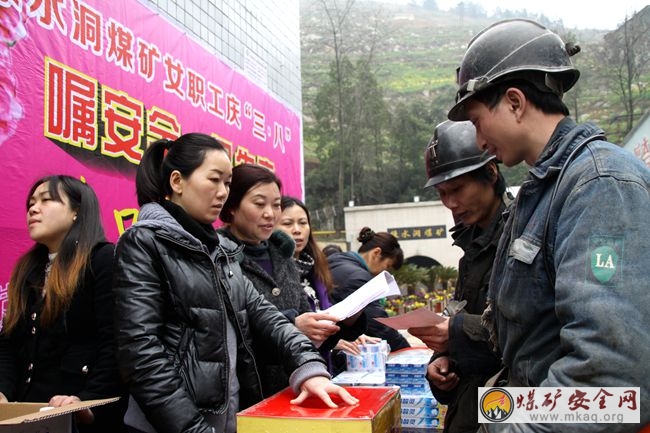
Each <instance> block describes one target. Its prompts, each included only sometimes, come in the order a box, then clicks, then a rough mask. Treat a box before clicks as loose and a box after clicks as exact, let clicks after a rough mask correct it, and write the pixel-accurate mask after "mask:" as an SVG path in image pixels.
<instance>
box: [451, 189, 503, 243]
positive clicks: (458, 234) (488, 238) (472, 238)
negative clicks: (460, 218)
mask: <svg viewBox="0 0 650 433" xmlns="http://www.w3.org/2000/svg"><path fill="white" fill-rule="evenodd" d="M505 209H506V204H505V203H504V202H503V201H502V202H501V205H500V206H499V209H497V211H496V212H495V214H494V215H493V216H492V219H491V220H490V224H489V225H488V227H487V228H486V229H485V230H483V231H482V232H481V233H480V234H479V235H478V236H476V235H475V233H476V226H473V225H472V226H467V225H465V224H463V223H458V224H456V225H455V226H454V227H452V228H451V230H450V231H451V232H452V235H451V237H452V238H453V239H454V245H456V246H458V247H460V248H461V249H462V250H463V251H467V250H468V249H469V247H470V245H472V243H474V244H476V245H477V247H478V249H479V250H481V249H483V248H485V247H486V246H488V245H490V244H494V245H495V246H496V245H497V244H498V242H499V238H498V236H494V233H495V232H496V231H497V230H499V225H500V224H501V220H502V218H503V215H502V214H503V211H504V210H505Z"/></svg>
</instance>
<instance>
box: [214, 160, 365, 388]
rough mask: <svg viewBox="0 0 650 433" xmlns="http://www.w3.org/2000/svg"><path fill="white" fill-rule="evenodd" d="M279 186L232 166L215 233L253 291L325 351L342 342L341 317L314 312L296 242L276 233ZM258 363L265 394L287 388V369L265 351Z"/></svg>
mask: <svg viewBox="0 0 650 433" xmlns="http://www.w3.org/2000/svg"><path fill="white" fill-rule="evenodd" d="M281 186H282V183H281V181H280V179H279V178H278V177H277V176H276V175H275V174H274V173H273V172H272V171H271V170H269V169H267V168H264V167H262V166H259V165H255V164H241V165H238V166H236V167H235V168H233V170H232V184H231V188H230V195H229V196H228V199H227V200H226V202H225V203H224V205H223V209H222V211H221V214H220V219H221V220H222V221H223V222H224V223H226V226H225V227H224V228H222V229H220V230H219V232H220V233H221V234H223V235H224V236H226V237H227V238H229V239H231V240H233V241H234V242H236V243H237V244H238V245H239V246H240V247H241V252H242V254H238V255H237V256H236V260H237V261H238V262H239V265H240V266H241V269H242V271H243V273H244V275H245V276H246V277H247V278H248V279H249V280H251V282H252V283H253V286H255V288H256V289H257V291H258V292H259V293H261V294H262V295H264V297H265V298H266V299H267V300H269V301H270V302H271V303H272V304H274V305H275V306H276V307H277V308H278V309H279V310H280V311H281V312H282V313H283V314H284V315H285V316H286V317H287V318H288V319H289V320H290V321H291V322H293V323H294V324H295V325H296V327H297V328H298V329H299V330H300V331H301V332H302V333H303V334H305V335H306V336H307V337H308V338H309V339H310V340H311V341H312V343H314V344H315V345H316V346H319V349H321V353H323V352H325V351H328V350H330V349H331V348H332V347H333V346H334V345H335V344H336V342H337V341H338V340H339V338H340V336H339V335H337V333H338V332H339V331H341V327H340V326H339V324H337V322H339V319H338V318H337V317H335V316H332V315H330V314H327V313H325V312H321V311H312V308H311V307H310V305H309V301H308V297H307V295H306V294H305V292H304V289H303V286H302V284H301V279H300V273H299V271H298V269H297V267H296V265H295V263H294V261H293V254H294V250H295V243H294V241H293V239H291V237H290V236H288V235H287V234H286V233H284V232H283V231H280V230H276V229H275V226H276V224H277V222H278V220H279V218H280V214H281V199H282V196H281V194H280V190H281ZM357 335H358V334H357ZM355 337H356V336H355ZM352 338H354V337H352ZM256 360H257V361H258V362H259V363H260V364H261V369H262V375H261V376H262V387H263V392H264V395H265V396H270V395H272V394H275V393H276V392H278V391H280V390H281V389H283V388H285V387H286V386H287V385H288V384H289V376H288V374H287V371H286V370H285V369H284V368H282V367H281V366H280V365H279V363H278V362H277V360H275V359H272V358H270V357H269V355H268V351H265V350H258V351H257V353H256Z"/></svg>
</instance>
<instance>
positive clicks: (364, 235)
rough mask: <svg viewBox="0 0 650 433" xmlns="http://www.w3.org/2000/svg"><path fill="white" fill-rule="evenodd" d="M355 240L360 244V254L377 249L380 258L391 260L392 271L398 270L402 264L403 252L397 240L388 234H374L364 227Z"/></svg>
mask: <svg viewBox="0 0 650 433" xmlns="http://www.w3.org/2000/svg"><path fill="white" fill-rule="evenodd" d="M357 240H358V241H359V242H361V246H360V247H359V252H360V253H365V252H366V251H370V250H372V249H375V248H377V247H379V248H380V249H381V256H382V257H388V258H391V259H393V269H399V268H401V267H402V264H403V263H404V252H403V251H402V248H401V247H400V245H399V242H398V241H397V238H396V237H395V236H393V235H391V234H390V233H388V232H379V233H375V232H374V231H372V229H370V228H369V227H364V228H362V229H361V231H360V232H359V236H358V237H357Z"/></svg>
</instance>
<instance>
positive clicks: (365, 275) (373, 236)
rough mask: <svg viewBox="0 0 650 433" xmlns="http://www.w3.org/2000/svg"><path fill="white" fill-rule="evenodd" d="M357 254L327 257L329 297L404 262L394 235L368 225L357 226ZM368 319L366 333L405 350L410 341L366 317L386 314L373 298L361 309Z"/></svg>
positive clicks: (339, 295)
mask: <svg viewBox="0 0 650 433" xmlns="http://www.w3.org/2000/svg"><path fill="white" fill-rule="evenodd" d="M357 239H358V241H359V242H361V246H360V247H359V250H358V253H355V252H344V253H335V254H332V255H331V256H329V257H328V258H327V261H328V262H329V265H330V271H331V272H332V277H333V278H334V290H333V291H332V293H331V295H330V297H331V298H332V301H333V302H340V301H342V300H343V299H345V298H347V297H348V296H349V295H351V294H352V293H353V292H354V291H355V290H357V289H358V288H359V287H361V286H363V285H364V284H366V283H367V282H368V281H370V280H371V279H372V278H373V277H374V276H376V275H378V274H380V273H381V272H383V271H386V270H388V269H399V268H400V267H401V266H402V263H403V262H404V253H403V252H402V248H401V247H400V245H399V242H397V238H395V236H393V235H391V234H390V233H387V232H380V233H375V232H374V231H372V230H371V229H370V228H368V227H364V228H363V229H361V232H360V233H359V237H358V238H357ZM364 312H365V314H366V317H367V318H368V329H367V331H366V334H368V335H370V336H373V337H379V338H381V339H382V340H386V341H387V342H388V344H389V345H390V348H391V351H395V350H399V349H405V348H407V347H410V344H409V343H408V341H406V339H405V338H404V337H402V335H401V334H400V333H399V332H397V331H396V330H394V329H392V328H389V327H388V326H386V325H384V324H382V323H379V322H377V321H376V320H370V319H371V318H373V317H388V313H386V310H385V309H384V307H383V306H382V304H381V301H373V302H371V303H370V304H368V306H367V307H365V308H364Z"/></svg>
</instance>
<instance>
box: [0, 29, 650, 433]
mask: <svg viewBox="0 0 650 433" xmlns="http://www.w3.org/2000/svg"><path fill="white" fill-rule="evenodd" d="M577 51H578V49H576V47H575V46H573V45H571V44H565V43H564V41H562V39H561V38H560V37H559V36H558V35H557V34H555V33H553V32H551V31H550V30H548V29H547V28H545V27H543V26H541V25H539V24H537V23H535V22H532V21H528V20H518V19H514V20H507V21H501V22H498V23H495V24H493V25H491V26H489V27H487V28H486V29H484V30H483V31H482V32H480V33H479V34H478V35H477V36H476V37H475V38H473V39H472V40H471V41H470V43H469V45H468V49H467V52H466V53H465V56H464V57H463V60H462V61H461V64H460V67H459V69H458V85H459V88H458V92H457V98H456V102H455V104H454V105H453V106H452V107H451V109H450V110H449V113H448V117H449V120H447V121H445V122H443V123H440V124H439V125H437V126H436V127H435V129H434V134H433V137H432V139H431V141H430V142H429V143H428V144H427V146H426V149H425V162H426V167H425V171H426V175H427V179H428V181H427V183H426V185H425V187H426V188H435V189H436V191H437V192H438V194H439V196H440V199H441V201H442V203H443V204H444V205H445V206H446V207H447V208H448V209H449V210H450V212H451V213H452V215H453V217H454V221H455V223H456V226H455V227H454V228H453V229H452V230H451V231H452V233H453V239H454V244H455V245H456V246H458V247H460V248H461V249H462V250H463V257H462V258H461V260H460V262H459V268H458V269H459V275H458V281H457V285H456V289H455V294H454V300H455V301H456V303H455V304H454V305H457V306H458V308H450V309H449V311H448V312H447V313H448V317H446V318H445V320H443V321H442V322H440V323H439V324H437V325H435V326H423V327H413V328H410V329H409V332H410V333H411V334H412V335H414V336H416V337H418V338H420V339H421V340H422V342H423V343H424V344H426V345H427V346H428V347H430V348H431V349H433V351H434V354H433V357H432V358H431V361H430V364H429V366H428V368H427V379H428V381H429V385H430V387H431V390H432V392H433V394H434V395H435V397H436V398H437V399H438V400H439V401H440V402H442V403H444V404H447V405H448V411H447V415H446V418H445V423H444V425H445V432H450V433H459V432H476V431H478V430H479V429H483V431H491V432H492V431H493V432H531V433H532V432H547V431H560V430H561V431H569V429H568V428H567V429H563V428H560V430H558V426H557V425H555V427H554V428H552V425H550V424H546V425H544V424H506V423H494V424H484V425H479V423H478V418H477V412H478V397H479V396H478V388H479V387H481V386H484V385H485V384H486V383H492V384H498V385H500V386H529V387H577V386H583V387H640V392H641V399H642V402H643V404H647V395H648V393H649V392H650V374H649V373H650V367H647V366H648V365H650V364H648V362H647V360H648V359H650V334H649V333H648V330H649V329H650V302H648V295H647V293H648V290H649V289H650V288H649V287H648V284H649V282H650V274H649V273H648V272H649V271H648V267H647V266H646V265H644V263H646V262H645V259H644V257H645V254H644V252H643V251H645V248H646V247H647V245H649V244H650V235H649V233H650V231H648V229H647V223H646V221H647V218H648V215H650V197H649V195H650V194H649V185H650V172H649V171H648V169H647V168H646V167H644V166H643V164H642V163H641V161H639V160H637V159H636V158H635V157H634V155H632V154H631V153H629V152H627V151H625V150H622V149H621V148H619V147H618V146H616V145H614V144H611V143H609V142H607V141H606V139H605V135H604V132H603V131H602V130H600V129H599V128H598V127H597V126H595V125H594V124H592V123H585V124H577V123H576V122H575V121H574V120H573V119H572V118H571V117H570V116H569V110H568V108H567V107H566V105H565V103H564V102H563V95H564V92H566V91H568V90H569V89H571V87H572V86H574V85H575V83H576V82H577V80H578V77H579V72H578V70H577V69H576V68H575V66H574V65H573V64H572V62H571V59H570V57H571V56H572V55H573V54H575V53H576V52H577ZM522 161H523V162H525V163H526V164H528V166H530V169H529V174H528V176H527V178H526V180H525V182H524V183H523V184H522V185H521V189H520V191H519V193H518V195H517V197H516V198H514V197H512V196H510V195H509V194H508V193H507V192H506V185H505V180H504V177H503V175H502V173H501V170H500V168H499V164H500V163H502V164H504V165H506V166H513V165H515V164H518V163H520V162H522ZM135 187H136V195H137V201H138V205H139V207H140V211H139V216H138V222H137V223H136V224H134V225H133V226H132V227H130V228H129V229H127V230H126V231H125V232H124V233H123V234H122V236H120V238H119V239H118V240H117V242H116V243H115V244H112V243H110V242H108V241H107V240H106V237H105V234H104V230H103V228H102V223H101V219H100V206H99V201H98V199H97V196H96V195H95V193H94V191H93V189H92V188H91V186H90V185H88V184H87V183H85V182H83V181H81V180H79V179H76V178H74V177H71V176H67V175H63V174H59V175H52V176H48V177H44V178H42V179H39V180H37V181H36V182H34V184H33V185H32V186H31V188H30V189H29V191H28V192H27V196H26V222H27V228H28V233H29V237H30V238H31V239H32V240H33V242H34V244H33V246H32V248H30V249H29V250H28V251H27V252H25V253H24V255H23V256H21V257H20V258H19V260H18V262H17V263H16V264H15V266H14V268H13V271H12V274H11V278H10V282H9V302H8V309H7V311H6V313H5V314H4V317H3V323H2V331H1V334H0V402H7V401H30V402H47V403H49V405H51V406H55V407H58V406H64V405H67V404H70V403H75V402H79V401H84V400H90V399H99V398H105V397H115V396H118V397H121V398H120V399H119V400H118V401H117V402H114V403H111V404H109V405H105V406H99V407H96V408H92V409H86V410H83V411H80V412H77V413H76V414H75V420H76V426H75V428H76V429H77V431H79V432H120V431H124V432H131V433H142V432H145V433H156V432H159V433H163V432H169V433H177V432H206V433H213V432H231V433H233V432H235V431H236V413H237V412H238V411H239V410H241V409H243V408H246V407H249V406H251V405H253V404H255V403H257V402H260V401H262V400H263V399H264V398H267V397H269V396H271V395H273V394H274V393H276V392H278V391H280V390H282V389H284V388H287V387H291V388H292V389H293V391H294V393H295V396H296V398H295V399H294V400H293V401H292V403H293V404H301V403H302V402H303V401H305V399H306V398H308V397H309V396H316V397H317V398H319V399H321V400H322V401H323V402H324V404H326V405H327V406H329V407H335V406H336V404H335V403H334V401H333V399H332V397H333V396H336V399H338V401H341V402H342V404H348V405H353V404H356V403H357V402H358V401H357V399H356V398H355V397H354V396H353V395H351V394H350V392H349V391H348V390H346V389H345V388H342V387H340V386H337V385H335V384H333V383H332V381H331V378H332V376H333V375H335V374H337V373H338V372H339V371H341V370H342V369H343V368H344V365H342V364H341V362H340V356H338V354H340V353H341V352H343V353H351V354H355V353H359V344H365V343H367V342H377V341H379V340H386V341H387V342H388V345H389V346H390V348H391V350H392V351H396V350H400V349H405V348H408V347H410V345H409V343H408V341H407V340H406V339H405V338H404V336H403V335H401V334H400V333H399V332H397V331H395V330H394V329H392V328H389V327H387V326H385V325H383V324H381V323H379V322H378V321H375V320H373V318H376V317H386V316H387V313H386V311H385V310H384V308H383V307H382V305H381V303H380V302H378V301H375V302H373V303H371V304H369V305H368V306H367V307H366V308H364V309H363V310H362V311H361V312H360V313H358V314H356V315H354V316H352V317H350V318H347V319H345V320H340V319H339V318H338V317H335V316H333V315H331V314H329V313H327V312H326V310H327V309H328V308H329V307H330V306H331V305H332V304H334V303H337V302H341V301H343V300H344V299H345V298H346V297H348V296H349V295H350V294H351V293H353V292H354V291H355V290H357V289H358V288H359V287H361V286H362V285H363V284H365V283H366V282H368V281H370V280H371V279H372V278H373V277H374V276H375V275H378V274H379V273H381V272H383V271H386V270H388V271H391V270H396V269H399V268H400V267H401V266H402V264H403V262H404V253H403V251H402V249H401V246H400V244H399V242H398V239H397V238H395V237H394V236H393V235H391V234H389V233H387V232H375V231H373V230H372V229H371V228H369V227H363V228H362V229H361V230H360V233H359V235H358V241H359V242H360V244H361V246H360V247H359V249H358V251H342V250H340V249H338V250H337V249H336V248H335V247H334V246H327V247H325V248H321V247H320V246H319V245H318V243H317V242H316V239H315V237H314V235H313V231H312V226H311V219H310V214H309V210H308V208H307V206H306V205H305V203H304V202H303V201H301V200H300V199H298V198H294V197H289V196H283V195H282V181H281V180H280V179H279V178H278V177H277V176H276V175H275V174H274V173H273V172H272V171H271V170H269V169H267V168H264V167H261V166H258V165H255V164H241V165H237V166H235V167H232V164H231V160H230V158H229V156H228V153H227V151H226V148H225V147H224V146H223V144H222V143H221V142H219V141H218V140H217V139H215V138H213V137H211V136H209V135H206V134H202V133H188V134H184V135H182V136H180V137H179V138H177V139H176V140H166V139H163V140H158V141H155V142H153V143H151V144H150V145H149V146H148V147H147V149H146V151H145V152H144V155H143V157H142V160H141V163H140V165H139V167H138V170H137V173H136V178H135ZM218 219H219V220H220V221H221V223H222V224H221V226H220V227H219V228H218V229H215V226H214V225H215V222H216V221H217V220H218ZM603 267H607V269H602V268H603ZM337 359H338V360H339V361H338V362H337ZM645 409H647V408H645ZM640 415H641V425H642V426H643V425H646V424H648V423H650V412H648V411H647V410H641V414H640ZM638 430H639V426H636V425H634V426H630V425H629V424H572V425H571V426H570V431H575V432H580V431H589V432H596V431H608V432H637V431H638Z"/></svg>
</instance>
